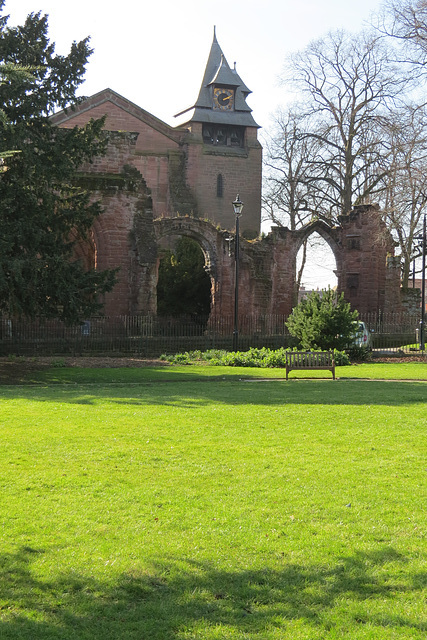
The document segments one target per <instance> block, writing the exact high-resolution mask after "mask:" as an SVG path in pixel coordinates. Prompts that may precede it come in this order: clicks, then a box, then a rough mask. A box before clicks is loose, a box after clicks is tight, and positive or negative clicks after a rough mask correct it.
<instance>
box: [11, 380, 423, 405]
mask: <svg viewBox="0 0 427 640" xmlns="http://www.w3.org/2000/svg"><path fill="white" fill-rule="evenodd" d="M0 397H3V398H28V399H31V400H33V401H40V402H68V403H70V404H81V405H98V404H100V403H105V402H109V403H114V404H123V405H136V406H146V405H159V406H176V407H183V408H192V407H203V406H209V405H212V404H217V405H230V406H243V405H260V406H284V405H287V404H292V405H295V404H296V405H306V404H307V405H338V406H339V405H342V406H344V405H346V406H348V405H360V406H367V405H384V406H404V405H406V406H408V407H410V406H413V405H416V404H422V403H425V402H426V384H425V383H424V382H418V381H411V382H409V381H406V382H400V381H381V380H352V381H346V382H345V384H340V383H339V382H331V383H325V381H323V380H310V381H305V382H304V383H303V384H292V383H286V382H283V381H278V380H272V381H263V382H259V381H247V380H233V379H232V380H230V379H228V378H227V380H209V381H200V380H196V381H194V382H193V383H192V384H191V385H190V384H188V382H182V381H176V382H171V383H166V382H165V383H162V384H155V383H147V384H132V385H125V384H122V383H117V384H114V383H113V384H105V385H103V384H102V383H101V384H96V385H85V384H82V385H79V386H75V385H73V386H71V385H52V386H49V387H34V386H28V387H12V386H11V387H3V388H2V387H0Z"/></svg>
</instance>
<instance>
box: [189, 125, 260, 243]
mask: <svg viewBox="0 0 427 640" xmlns="http://www.w3.org/2000/svg"><path fill="white" fill-rule="evenodd" d="M201 133H202V125H201V124H197V123H196V124H194V125H193V128H192V132H191V136H189V138H188V141H189V144H188V160H187V181H188V184H189V185H190V187H191V188H192V190H193V192H194V193H195V195H196V199H197V204H198V211H199V216H200V217H201V218H207V219H209V220H211V221H212V222H214V223H219V224H220V225H221V227H222V228H223V229H234V227H235V216H234V212H233V207H232V202H233V200H235V198H236V195H237V194H239V195H240V198H241V200H242V201H243V203H244V208H243V214H242V217H241V221H240V228H241V232H242V233H243V234H244V233H245V231H253V234H254V236H256V235H258V234H259V232H260V228H261V179H262V177H261V171H262V149H261V145H260V144H259V142H258V141H257V130H256V129H248V130H247V136H246V149H236V150H233V149H229V150H227V151H224V150H223V149H222V150H218V149H217V148H216V147H213V146H212V147H208V146H206V145H203V144H202V138H201ZM218 174H221V175H222V176H223V186H224V191H223V196H222V197H217V176H218Z"/></svg>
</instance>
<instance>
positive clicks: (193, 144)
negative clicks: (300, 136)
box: [176, 30, 262, 238]
mask: <svg viewBox="0 0 427 640" xmlns="http://www.w3.org/2000/svg"><path fill="white" fill-rule="evenodd" d="M250 93H251V91H250V89H248V88H247V86H246V85H245V83H244V82H243V81H242V79H241V78H240V76H239V75H238V73H237V70H236V65H235V64H234V68H231V67H230V66H229V64H228V62H227V60H226V58H225V56H224V54H223V52H222V50H221V47H220V46H219V44H218V41H217V38H216V33H215V30H214V37H213V42H212V46H211V50H210V53H209V56H208V61H207V64H206V69H205V73H204V76H203V81H202V85H201V88H200V91H199V95H198V98H197V100H196V102H195V104H194V105H193V106H191V107H189V108H188V109H185V110H184V111H181V112H180V113H179V114H177V116H176V117H177V118H180V121H181V123H182V124H180V128H182V127H184V128H186V129H187V134H186V135H185V136H184V144H185V146H186V153H187V181H188V184H189V186H190V187H191V189H192V191H193V193H194V195H195V197H196V201H197V208H198V213H199V216H200V217H203V218H208V219H210V220H211V221H212V222H215V223H217V224H220V225H221V226H222V227H223V228H225V229H232V228H233V227H234V224H235V217H234V213H233V207H232V204H231V203H232V202H233V200H234V199H235V197H236V194H237V193H239V194H240V196H241V199H242V200H243V202H244V205H245V208H244V214H243V215H242V218H241V221H240V224H241V229H242V234H243V235H245V236H246V237H248V238H251V237H256V236H257V235H258V234H259V232H260V227H261V167H262V149H261V145H260V143H259V141H258V136H257V134H258V129H259V126H258V124H257V123H256V122H255V120H254V118H253V116H252V109H251V108H250V107H249V105H248V104H247V103H246V98H247V97H248V95H249V94H250Z"/></svg>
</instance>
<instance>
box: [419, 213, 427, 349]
mask: <svg viewBox="0 0 427 640" xmlns="http://www.w3.org/2000/svg"><path fill="white" fill-rule="evenodd" d="M422 243H423V247H422V249H423V257H422V266H421V277H422V281H421V326H420V329H421V331H420V349H421V351H424V349H425V338H426V325H425V318H426V250H427V232H426V216H425V214H424V224H423V238H422Z"/></svg>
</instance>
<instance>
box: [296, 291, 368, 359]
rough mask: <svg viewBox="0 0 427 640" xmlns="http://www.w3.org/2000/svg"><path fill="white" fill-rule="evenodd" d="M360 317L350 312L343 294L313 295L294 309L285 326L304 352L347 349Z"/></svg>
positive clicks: (316, 292)
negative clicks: (309, 350) (306, 350)
mask: <svg viewBox="0 0 427 640" xmlns="http://www.w3.org/2000/svg"><path fill="white" fill-rule="evenodd" d="M358 315H359V314H358V312H357V311H351V308H350V304H349V303H348V302H346V301H345V299H344V294H343V293H342V294H341V295H340V296H338V295H337V293H336V292H335V291H333V290H332V289H327V290H323V291H313V292H312V293H311V294H309V295H308V296H307V298H305V299H304V300H303V301H302V302H300V304H299V305H298V306H297V307H295V308H294V310H293V311H292V314H291V315H290V316H289V318H288V321H287V323H286V326H287V327H288V329H289V332H290V334H291V335H292V336H294V337H295V338H297V339H298V342H299V344H300V346H301V347H302V348H303V349H345V348H346V347H348V345H349V344H350V341H351V337H352V335H353V334H354V321H355V320H357V317H358Z"/></svg>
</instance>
